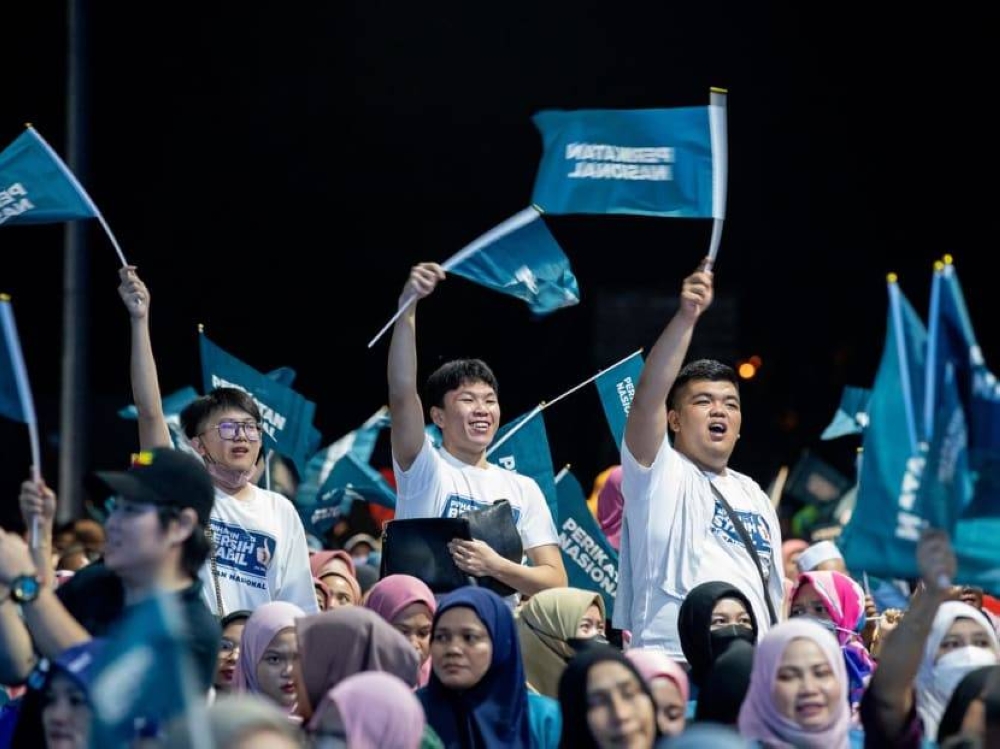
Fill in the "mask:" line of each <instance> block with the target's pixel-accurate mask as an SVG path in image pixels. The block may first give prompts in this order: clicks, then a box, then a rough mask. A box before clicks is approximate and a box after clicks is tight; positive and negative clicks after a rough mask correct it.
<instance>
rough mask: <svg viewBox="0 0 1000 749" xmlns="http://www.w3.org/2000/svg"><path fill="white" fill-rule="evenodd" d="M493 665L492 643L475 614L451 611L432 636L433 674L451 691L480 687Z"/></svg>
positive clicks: (463, 608) (461, 608)
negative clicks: (478, 685)
mask: <svg viewBox="0 0 1000 749" xmlns="http://www.w3.org/2000/svg"><path fill="white" fill-rule="evenodd" d="M492 662H493V640H491V639H490V633H489V632H488V631H487V629H486V627H485V625H483V622H482V621H481V620H480V618H479V617H478V616H477V615H476V612H475V611H473V610H472V609H470V608H468V607H466V606H456V607H455V608H451V609H448V610H447V611H445V612H444V613H443V614H442V615H441V617H440V618H439V619H438V622H437V626H436V627H435V628H434V634H433V635H431V663H432V664H433V668H434V673H435V674H436V675H437V677H438V678H439V679H440V680H441V683H442V684H444V685H445V686H446V687H448V688H449V689H457V690H466V689H471V688H472V687H474V686H475V685H476V684H478V683H479V682H480V681H481V680H482V678H483V676H485V675H486V672H487V671H489V668H490V663H492Z"/></svg>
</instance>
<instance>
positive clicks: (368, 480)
mask: <svg viewBox="0 0 1000 749" xmlns="http://www.w3.org/2000/svg"><path fill="white" fill-rule="evenodd" d="M345 490H350V491H351V492H352V493H353V494H355V495H357V497H360V498H361V499H362V500H364V501H366V502H371V503H374V504H377V505H381V506H382V507H388V508H389V509H395V507H396V492H395V490H394V489H393V488H392V487H391V486H389V482H388V481H386V480H385V478H384V477H383V476H382V474H381V473H379V472H378V471H376V470H375V469H374V468H373V467H372V466H371V465H369V464H368V462H367V461H364V460H361V459H360V458H359V457H358V456H357V455H354V454H353V453H347V454H346V455H345V456H344V457H342V458H341V459H340V460H338V461H337V464H336V465H335V466H334V467H333V470H332V471H330V475H329V476H327V478H326V481H325V482H323V486H321V487H320V490H319V502H320V503H323V502H324V501H325V500H326V499H327V496H328V495H329V496H331V497H332V496H333V495H334V494H335V493H336V492H338V491H339V492H344V491H345ZM355 498H356V497H355ZM349 509H350V506H349V505H348V506H347V507H346V508H344V510H345V512H346V511H347V510H349Z"/></svg>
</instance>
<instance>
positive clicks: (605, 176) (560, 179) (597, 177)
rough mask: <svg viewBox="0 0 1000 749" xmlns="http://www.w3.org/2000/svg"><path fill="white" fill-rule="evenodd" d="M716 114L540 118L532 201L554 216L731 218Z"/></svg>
mask: <svg viewBox="0 0 1000 749" xmlns="http://www.w3.org/2000/svg"><path fill="white" fill-rule="evenodd" d="M714 109H717V108H713V107H712V106H703V107H675V108H669V109H584V110H572V111H559V110H545V111H542V112H539V113H537V114H536V115H535V116H534V117H533V118H532V119H533V121H534V123H535V126H536V127H537V128H538V130H539V131H540V133H541V137H542V157H541V162H540V164H539V167H538V173H537V175H536V177H535V186H534V191H533V193H532V198H531V199H532V202H533V203H534V204H535V205H537V206H538V207H539V208H540V209H541V210H542V211H543V212H545V213H552V214H585V213H591V214H593V213H617V214H634V215H645V216H661V217H672V218H716V219H722V218H725V199H724V190H723V189H720V187H721V185H722V184H723V183H724V181H725V178H724V162H725V160H726V155H725V154H726V146H725V143H724V142H723V141H722V140H721V139H720V138H719V137H718V135H717V134H718V133H719V132H720V129H719V127H718V122H719V119H718V116H717V113H716V112H715V111H714ZM713 129H714V132H715V134H716V135H715V137H714V138H713ZM713 146H714V148H713ZM713 164H714V166H713Z"/></svg>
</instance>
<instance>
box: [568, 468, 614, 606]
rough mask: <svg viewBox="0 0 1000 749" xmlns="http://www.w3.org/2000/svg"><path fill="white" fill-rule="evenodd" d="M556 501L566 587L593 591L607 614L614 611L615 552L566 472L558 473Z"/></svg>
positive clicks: (569, 474) (574, 479)
mask: <svg viewBox="0 0 1000 749" xmlns="http://www.w3.org/2000/svg"><path fill="white" fill-rule="evenodd" d="M556 491H557V492H558V497H559V515H558V518H559V519H558V522H557V524H556V527H557V528H558V530H559V547H560V550H561V551H562V555H563V564H564V566H565V567H566V575H567V577H568V578H569V587H571V588H582V589H583V590H593V591H596V592H598V593H600V594H601V596H603V598H604V608H605V609H606V610H607V611H609V612H610V611H614V609H615V593H616V592H617V591H618V552H617V551H615V550H614V547H612V546H611V544H610V543H608V539H607V537H606V536H605V535H604V532H603V531H602V530H601V528H600V526H599V525H598V524H597V522H596V521H595V520H594V516H593V515H592V514H591V513H590V510H589V509H588V508H587V499H586V497H585V496H584V494H583V487H581V486H580V482H579V481H578V480H577V478H576V476H574V475H573V474H572V473H571V472H570V471H569V470H563V471H560V473H559V477H558V480H557V483H556Z"/></svg>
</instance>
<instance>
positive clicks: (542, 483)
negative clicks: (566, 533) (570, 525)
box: [486, 406, 559, 522]
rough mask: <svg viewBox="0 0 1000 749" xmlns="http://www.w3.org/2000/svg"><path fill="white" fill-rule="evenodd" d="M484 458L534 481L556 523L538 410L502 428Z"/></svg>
mask: <svg viewBox="0 0 1000 749" xmlns="http://www.w3.org/2000/svg"><path fill="white" fill-rule="evenodd" d="M486 457H487V458H488V459H489V460H490V462H491V463H496V464H498V465H499V466H500V467H502V468H506V469H507V470H508V471H514V472H516V473H520V474H521V475H522V476H528V477H529V478H532V479H534V480H535V483H537V484H538V486H539V488H540V489H541V490H542V494H543V495H544V497H545V504H546V505H548V508H549V512H551V513H552V520H553V521H554V522H558V517H559V514H558V513H559V503H558V497H557V495H556V480H555V471H553V470H552V452H551V450H550V449H549V437H548V434H547V432H546V431H545V419H544V418H543V417H542V412H541V407H540V406H536V407H535V408H533V409H532V410H531V411H529V412H528V413H526V414H522V415H521V416H519V417H517V418H516V419H514V420H513V421H511V422H508V423H507V424H505V425H504V426H503V428H501V429H500V430H499V431H498V432H497V434H496V437H494V439H493V444H492V445H491V446H490V448H489V449H488V450H487V451H486Z"/></svg>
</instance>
